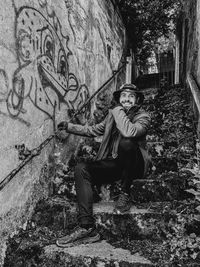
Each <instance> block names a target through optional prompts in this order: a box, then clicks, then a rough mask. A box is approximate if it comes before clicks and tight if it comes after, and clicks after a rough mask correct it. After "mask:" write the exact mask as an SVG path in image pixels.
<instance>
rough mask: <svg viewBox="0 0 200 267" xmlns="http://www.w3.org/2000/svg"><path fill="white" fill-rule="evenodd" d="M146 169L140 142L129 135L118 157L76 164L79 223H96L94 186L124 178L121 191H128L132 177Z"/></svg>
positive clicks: (139, 175) (122, 142)
mask: <svg viewBox="0 0 200 267" xmlns="http://www.w3.org/2000/svg"><path fill="white" fill-rule="evenodd" d="M143 173H144V160H143V156H142V154H141V151H140V149H139V147H138V144H137V143H136V142H134V141H133V140H132V139H130V138H122V139H121V141H120V144H119V148H118V157H117V158H116V159H112V158H108V159H104V160H99V161H94V162H88V163H79V164H78V165H77V166H76V168H75V186H76V193H77V202H78V213H79V215H78V220H79V223H80V225H83V226H84V225H85V226H87V225H92V224H94V218H93V189H92V188H93V186H94V185H97V186H101V185H103V184H111V183H113V182H115V181H118V180H121V181H122V191H123V192H126V193H129V192H130V187H131V184H132V180H133V179H139V178H141V177H142V176H143Z"/></svg>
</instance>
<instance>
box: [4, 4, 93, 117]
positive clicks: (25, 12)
mask: <svg viewBox="0 0 200 267" xmlns="http://www.w3.org/2000/svg"><path fill="white" fill-rule="evenodd" d="M15 38H16V45H17V53H18V62H19V67H18V68H17V69H16V71H15V73H14V76H13V82H12V83H13V88H12V90H10V92H9V95H8V98H7V108H8V111H9V113H10V115H11V116H12V117H17V116H19V115H20V114H23V113H26V112H27V110H26V107H25V105H24V103H25V101H26V100H27V101H30V102H31V103H32V104H33V105H34V106H35V107H36V108H37V109H39V110H40V111H42V112H44V113H46V114H47V115H48V117H50V118H51V119H52V120H54V119H55V114H56V112H57V110H59V109H60V108H61V105H65V106H66V107H67V108H68V109H73V110H75V109H77V108H79V107H80V106H81V105H82V104H83V103H84V102H85V101H86V100H87V99H88V98H89V91H88V88H87V86H86V85H83V84H82V85H79V83H78V79H77V78H76V77H75V75H74V74H73V73H70V71H69V64H68V61H69V57H70V55H71V52H70V50H69V48H68V41H69V38H68V36H64V35H63V33H62V27H61V24H60V22H59V20H58V18H57V16H56V15H55V13H54V12H52V13H51V14H49V15H48V16H47V17H45V16H44V15H43V14H42V13H41V12H39V11H38V10H36V9H34V8H31V7H21V8H20V9H19V10H18V11H17V14H16V29H15ZM84 112H85V114H86V116H88V115H89V110H87V112H86V110H85V111H84Z"/></svg>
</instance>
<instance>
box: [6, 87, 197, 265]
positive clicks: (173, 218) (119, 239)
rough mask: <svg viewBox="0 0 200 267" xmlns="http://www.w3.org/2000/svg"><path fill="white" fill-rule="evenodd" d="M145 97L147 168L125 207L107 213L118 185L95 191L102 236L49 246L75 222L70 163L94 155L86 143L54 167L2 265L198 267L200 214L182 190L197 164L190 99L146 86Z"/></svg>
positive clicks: (172, 89)
mask: <svg viewBox="0 0 200 267" xmlns="http://www.w3.org/2000/svg"><path fill="white" fill-rule="evenodd" d="M146 98H147V101H146V109H147V110H148V111H149V112H151V114H152V127H151V129H150V131H149V134H148V144H149V149H150V151H151V154H152V157H153V165H152V166H151V170H150V172H149V174H148V176H147V177H146V179H145V180H135V181H134V182H133V186H132V194H131V195H132V201H133V206H132V208H131V210H130V212H128V213H126V214H124V215H116V214H113V205H114V201H113V200H114V199H115V197H116V195H117V193H118V190H119V184H115V186H114V187H113V186H110V187H109V186H108V187H104V188H101V192H97V195H96V203H95V204H94V214H95V217H96V222H97V227H98V230H99V232H100V233H101V241H100V242H97V243H94V244H87V245H83V244H82V245H81V244H80V245H77V246H75V247H68V248H59V247H57V246H56V245H55V240H56V239H57V238H58V237H60V236H63V235H64V234H68V233H69V231H70V230H71V229H72V228H73V227H74V226H75V225H76V215H77V214H76V204H75V202H74V199H75V195H74V182H73V166H74V164H75V163H76V161H77V160H81V159H85V158H87V154H88V156H90V157H91V155H92V154H93V153H92V152H91V149H92V148H91V147H90V149H89V152H87V151H88V150H87V149H85V147H86V146H87V147H88V146H89V145H88V144H86V145H85V144H84V146H83V147H82V152H80V153H79V154H78V159H77V158H76V159H75V158H73V160H72V161H71V167H70V170H65V169H62V168H60V169H59V170H58V173H57V177H58V179H60V181H61V182H60V183H55V184H54V194H53V195H52V196H51V197H49V199H45V200H42V201H40V202H39V203H38V205H37V207H36V209H35V212H34V214H33V216H32V218H31V220H30V221H29V222H28V225H27V227H26V229H25V230H21V232H20V233H19V234H18V235H16V236H14V237H13V238H10V240H9V245H8V250H7V253H6V259H5V264H4V266H5V267H11V266H13V267H22V266H41V267H42V266H44V267H45V266H49V267H50V266H51V267H52V266H60V267H61V266H62V267H64V266H94V267H95V266H98V267H101V266H102V267H103V266H113V267H114V266H116V267H117V266H120V267H125V266H127V267H128V266H159V267H160V266H161V267H162V266H163V267H164V266H200V254H199V248H198V247H199V245H200V240H199V236H200V226H199V220H200V216H199V215H198V212H197V211H196V209H195V208H196V206H197V202H196V200H195V199H194V197H193V195H192V194H190V193H187V192H186V191H185V190H186V189H188V188H191V187H192V186H193V187H194V185H193V180H194V174H193V173H192V172H191V171H190V170H191V169H192V168H193V167H194V166H196V161H195V138H196V136H195V129H194V126H193V115H192V111H191V108H190V103H189V102H188V101H189V96H188V93H187V92H186V91H185V90H184V89H183V88H181V87H180V86H173V87H170V88H163V89H162V90H160V91H159V92H158V93H157V95H156V96H155V95H153V96H152V94H151V91H149V90H148V93H147V95H146ZM94 154H95V151H94ZM63 168H64V167H63ZM97 191H98V190H97ZM98 193H100V197H99V194H98ZM97 200H98V202H97ZM99 200H100V201H99Z"/></svg>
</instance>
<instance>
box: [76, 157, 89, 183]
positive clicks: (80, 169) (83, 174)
mask: <svg viewBox="0 0 200 267" xmlns="http://www.w3.org/2000/svg"><path fill="white" fill-rule="evenodd" d="M88 176H89V173H88V168H87V164H86V163H84V162H81V163H78V164H77V165H76V167H75V170H74V178H75V181H77V180H78V179H80V178H87V179H88Z"/></svg>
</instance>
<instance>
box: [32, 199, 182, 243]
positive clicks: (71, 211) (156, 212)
mask: <svg viewBox="0 0 200 267" xmlns="http://www.w3.org/2000/svg"><path fill="white" fill-rule="evenodd" d="M181 205H183V206H184V205H185V204H184V203H182V202H165V203H163V202H162V203H157V202H155V203H151V202H149V203H148V204H143V206H142V205H140V206H138V205H137V206H134V205H133V206H132V207H131V209H130V211H129V212H127V213H125V214H123V215H118V214H114V213H113V209H114V202H100V203H95V204H94V207H93V211H94V216H95V218H96V222H97V227H98V229H99V231H100V233H101V236H102V238H103V239H107V240H110V239H112V238H115V239H116V240H121V239H123V238H126V239H129V240H141V239H154V240H160V239H162V238H166V236H167V234H168V233H169V232H170V231H171V229H170V223H171V221H172V220H173V221H176V220H177V212H176V208H175V206H176V207H178V208H179V210H181ZM32 223H34V225H35V226H36V227H37V226H39V227H48V228H49V229H50V230H51V231H56V232H58V231H60V232H61V234H62V235H64V234H68V233H69V231H70V230H71V229H72V228H73V227H75V226H76V224H77V212H76V207H75V206H74V205H72V206H71V207H69V203H68V202H67V201H66V202H64V201H63V200H62V201H61V202H59V200H57V202H56V201H55V200H54V201H53V200H49V201H48V203H45V204H43V205H41V207H40V209H38V210H36V212H35V214H34V215H33V217H32Z"/></svg>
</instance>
